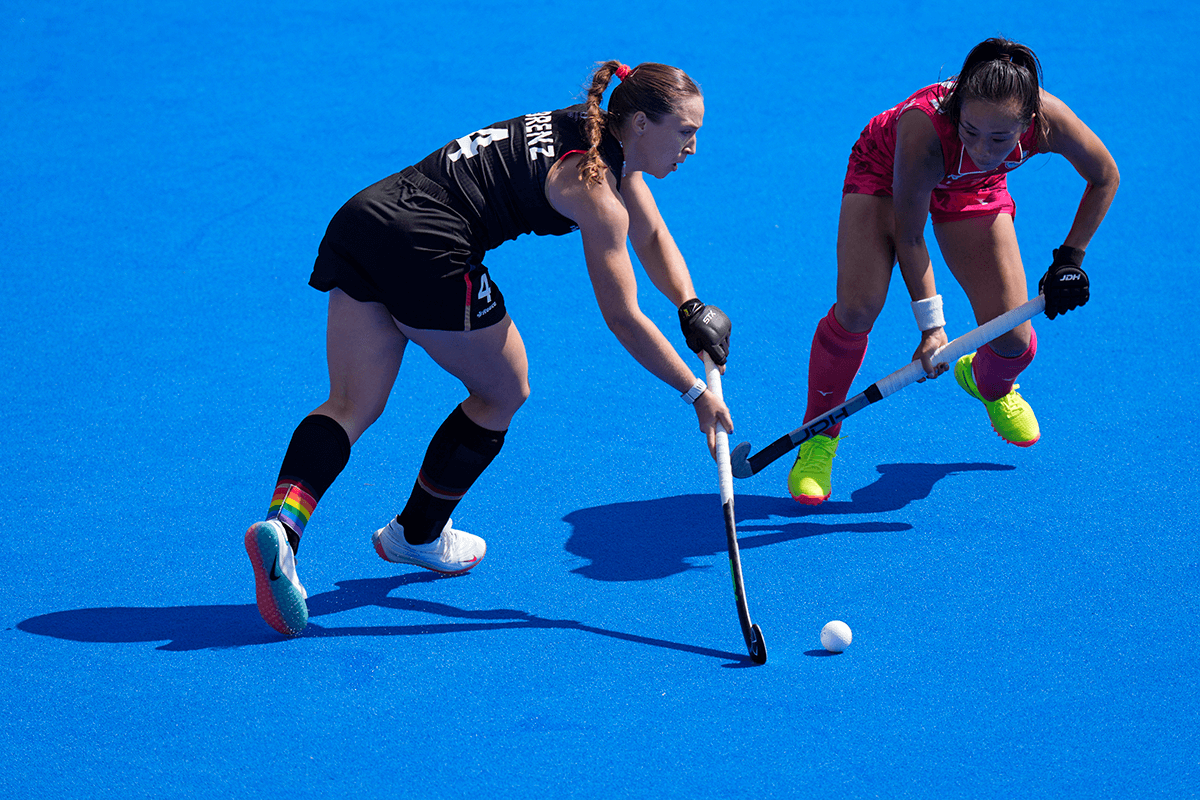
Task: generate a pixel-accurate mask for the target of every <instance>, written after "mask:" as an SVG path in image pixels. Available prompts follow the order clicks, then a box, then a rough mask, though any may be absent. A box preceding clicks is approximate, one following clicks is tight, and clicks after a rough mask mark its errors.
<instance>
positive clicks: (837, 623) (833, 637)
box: [821, 619, 854, 653]
mask: <svg viewBox="0 0 1200 800" xmlns="http://www.w3.org/2000/svg"><path fill="white" fill-rule="evenodd" d="M853 638H854V636H853V634H851V633H850V626H849V625H847V624H846V623H844V622H842V621H841V620H840V619H835V620H834V621H833V622H830V623H827V624H826V625H825V627H824V628H821V647H824V648H825V649H826V650H828V651H829V652H831V653H840V652H842V651H843V650H845V649H846V648H847V647H849V646H850V641H851V639H853Z"/></svg>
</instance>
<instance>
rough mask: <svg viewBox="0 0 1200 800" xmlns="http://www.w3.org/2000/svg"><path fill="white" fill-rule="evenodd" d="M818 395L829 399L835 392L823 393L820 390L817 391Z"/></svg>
mask: <svg viewBox="0 0 1200 800" xmlns="http://www.w3.org/2000/svg"><path fill="white" fill-rule="evenodd" d="M817 394H819V395H821V397H829V395H831V394H833V392H822V391H821V390H820V389H817Z"/></svg>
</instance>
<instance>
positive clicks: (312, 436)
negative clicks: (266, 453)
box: [267, 414, 350, 551]
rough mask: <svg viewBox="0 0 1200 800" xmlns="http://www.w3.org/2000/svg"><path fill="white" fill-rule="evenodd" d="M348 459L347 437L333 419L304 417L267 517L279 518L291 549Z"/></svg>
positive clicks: (295, 545) (288, 452)
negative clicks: (286, 533)
mask: <svg viewBox="0 0 1200 800" xmlns="http://www.w3.org/2000/svg"><path fill="white" fill-rule="evenodd" d="M349 460H350V437H349V436H347V435H346V431H345V430H343V429H342V426H341V425H339V424H338V423H337V421H336V420H334V419H332V418H330V417H326V416H324V415H322V414H312V415H310V416H307V417H305V418H304V419H303V420H301V421H300V424H299V425H297V426H296V430H295V432H294V433H293V434H292V441H291V443H290V444H288V449H287V453H285V454H284V456H283V464H282V465H281V466H280V468H279V478H278V479H277V480H276V483H275V496H274V498H272V500H271V510H270V511H269V512H268V514H267V519H271V518H272V517H278V518H279V519H280V521H281V522H283V523H284V526H285V527H286V528H287V531H288V542H290V543H291V545H292V550H293V551H294V550H296V549H297V548H299V547H300V537H301V536H302V535H303V534H304V526H305V525H307V524H308V518H309V516H310V515H311V514H312V512H313V509H314V508H316V505H317V502H318V501H319V500H320V499H321V496H322V495H324V494H325V491H326V490H327V489H328V488H329V487H330V486H332V485H333V482H334V480H336V479H337V476H338V475H339V474H341V472H342V470H343V469H344V468H345V467H346V463H347V462H348V461H349Z"/></svg>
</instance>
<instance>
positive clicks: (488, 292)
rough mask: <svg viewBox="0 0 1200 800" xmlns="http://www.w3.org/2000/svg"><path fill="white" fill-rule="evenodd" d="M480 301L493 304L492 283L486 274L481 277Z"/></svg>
mask: <svg viewBox="0 0 1200 800" xmlns="http://www.w3.org/2000/svg"><path fill="white" fill-rule="evenodd" d="M479 299H480V300H482V301H483V302H485V303H489V304H490V303H491V302H492V282H491V281H489V280H488V276H487V273H486V272H485V273H483V274H482V275H480V276H479Z"/></svg>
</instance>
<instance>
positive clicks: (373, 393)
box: [312, 289, 408, 444]
mask: <svg viewBox="0 0 1200 800" xmlns="http://www.w3.org/2000/svg"><path fill="white" fill-rule="evenodd" d="M325 342H326V343H325V349H326V358H327V360H328V362H329V399H328V400H326V401H325V402H324V403H322V404H321V405H320V406H318V407H317V408H316V409H314V410H313V412H312V413H313V414H322V415H324V416H327V417H330V418H332V419H334V420H336V421H337V423H338V424H339V425H341V426H342V428H344V429H345V431H346V435H347V436H348V437H349V438H350V443H351V444H353V443H354V442H355V441H357V440H358V437H360V436H362V433H363V431H365V430H366V429H367V428H369V427H370V426H371V425H372V423H374V422H375V420H377V419H379V415H380V414H382V413H383V409H384V407H385V406H386V405H387V400H388V395H390V394H391V391H392V384H394V383H395V382H396V374H397V373H398V372H399V370H400V362H401V360H402V359H403V357H404V348H405V347H406V346H407V345H408V337H406V336H405V335H404V334H403V333H401V332H400V330H399V328H397V326H396V321H395V320H394V319H392V315H391V314H389V313H388V310H387V308H386V307H385V306H383V305H382V304H381V303H360V302H358V301H357V300H354V299H352V298H351V297H350V296H349V295H347V294H346V293H345V292H343V291H342V290H340V289H334V290H332V291H331V292H330V293H329V322H328V327H327V329H326V334H325Z"/></svg>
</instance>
